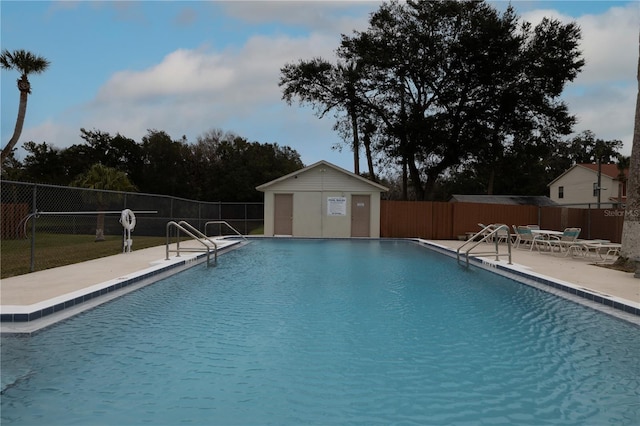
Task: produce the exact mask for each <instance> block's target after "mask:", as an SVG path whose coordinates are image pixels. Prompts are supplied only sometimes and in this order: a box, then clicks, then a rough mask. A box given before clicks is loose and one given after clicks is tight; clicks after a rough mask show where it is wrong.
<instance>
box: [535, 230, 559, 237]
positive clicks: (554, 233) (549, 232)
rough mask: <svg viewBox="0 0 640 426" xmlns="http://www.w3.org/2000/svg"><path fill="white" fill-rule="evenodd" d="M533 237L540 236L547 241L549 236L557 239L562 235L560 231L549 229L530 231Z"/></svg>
mask: <svg viewBox="0 0 640 426" xmlns="http://www.w3.org/2000/svg"><path fill="white" fill-rule="evenodd" d="M531 233H532V234H533V235H542V236H543V237H544V238H546V239H549V237H551V236H555V237H559V236H561V235H562V234H563V232H562V231H553V230H551V229H532V230H531Z"/></svg>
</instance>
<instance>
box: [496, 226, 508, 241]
mask: <svg viewBox="0 0 640 426" xmlns="http://www.w3.org/2000/svg"><path fill="white" fill-rule="evenodd" d="M494 229H497V231H496V233H495V234H494V238H495V239H497V240H498V243H506V242H507V240H508V239H511V233H510V232H509V227H508V226H507V225H505V224H504V223H496V224H495V225H494Z"/></svg>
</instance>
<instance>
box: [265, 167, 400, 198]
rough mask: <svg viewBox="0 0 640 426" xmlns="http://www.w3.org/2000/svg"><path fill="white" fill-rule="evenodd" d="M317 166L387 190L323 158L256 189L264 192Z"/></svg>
mask: <svg viewBox="0 0 640 426" xmlns="http://www.w3.org/2000/svg"><path fill="white" fill-rule="evenodd" d="M318 167H330V168H332V169H334V170H336V171H338V172H340V173H344V174H345V175H348V176H350V177H352V178H354V179H358V180H359V181H361V182H363V183H366V184H368V185H370V186H372V187H373V188H375V189H376V190H378V191H381V192H386V191H388V190H389V188H387V187H386V186H382V185H380V184H379V183H375V182H373V181H370V180H369V179H365V178H363V177H362V176H359V175H357V174H355V173H351V172H350V171H348V170H345V169H343V168H342V167H338V166H336V165H335V164H331V163H329V162H328V161H325V160H320V161H318V162H317V163H314V164H312V165H310V166H307V167H304V168H302V169H300V170H296V171H295V172H293V173H289V174H288V175H284V176H281V177H279V178H277V179H274V180H272V181H271V182H267V183H263V184H262V185H259V186H256V189H257V190H258V191H262V192H264V191H265V190H267V189H269V187H270V186H273V185H275V184H277V183H279V182H282V181H284V180H287V179H290V178H292V177H295V176H297V175H299V174H301V173H305V172H307V171H309V170H312V169H315V168H318Z"/></svg>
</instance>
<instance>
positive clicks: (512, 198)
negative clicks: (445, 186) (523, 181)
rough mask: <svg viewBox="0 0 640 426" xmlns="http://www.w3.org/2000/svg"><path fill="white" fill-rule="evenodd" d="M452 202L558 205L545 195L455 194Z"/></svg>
mask: <svg viewBox="0 0 640 426" xmlns="http://www.w3.org/2000/svg"><path fill="white" fill-rule="evenodd" d="M449 202H450V203H455V202H459V203H484V204H511V205H521V206H522V205H524V206H557V204H556V202H554V201H553V200H552V199H551V198H549V197H546V196H544V195H464V194H454V195H453V196H451V199H449Z"/></svg>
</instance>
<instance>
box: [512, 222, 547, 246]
mask: <svg viewBox="0 0 640 426" xmlns="http://www.w3.org/2000/svg"><path fill="white" fill-rule="evenodd" d="M516 233H517V234H518V236H517V237H516V243H515V248H519V247H520V245H521V244H522V245H527V244H529V250H533V247H534V246H535V245H536V244H537V243H538V242H541V241H542V238H540V237H539V236H537V235H533V234H532V233H531V228H529V227H528V226H522V225H521V226H518V227H516ZM538 250H539V248H538Z"/></svg>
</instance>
